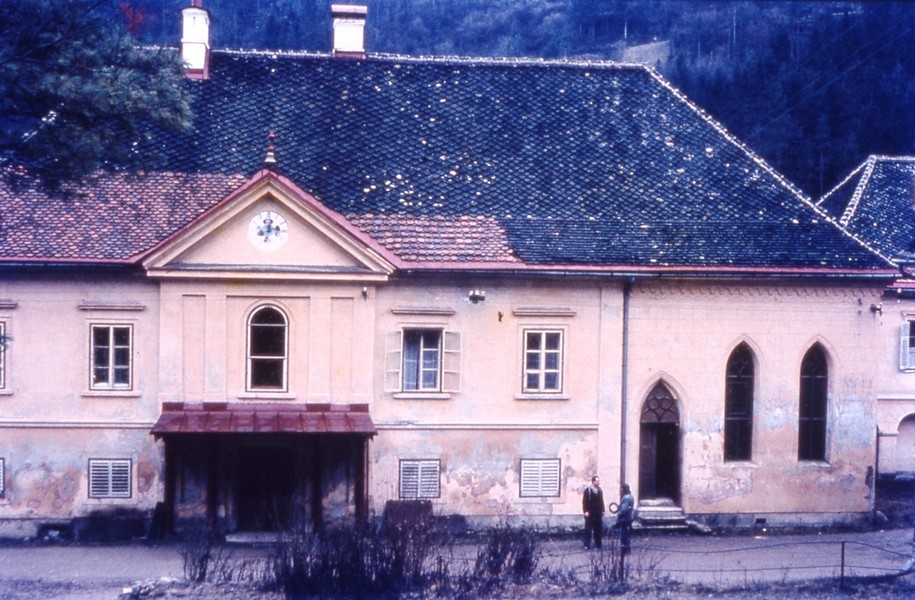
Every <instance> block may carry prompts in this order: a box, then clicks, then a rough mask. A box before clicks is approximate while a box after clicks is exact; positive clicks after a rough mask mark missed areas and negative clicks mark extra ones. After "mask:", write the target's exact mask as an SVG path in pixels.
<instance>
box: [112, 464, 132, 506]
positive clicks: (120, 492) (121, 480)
mask: <svg viewBox="0 0 915 600" xmlns="http://www.w3.org/2000/svg"><path fill="white" fill-rule="evenodd" d="M111 497H112V498H130V463H129V462H127V461H112V463H111Z"/></svg>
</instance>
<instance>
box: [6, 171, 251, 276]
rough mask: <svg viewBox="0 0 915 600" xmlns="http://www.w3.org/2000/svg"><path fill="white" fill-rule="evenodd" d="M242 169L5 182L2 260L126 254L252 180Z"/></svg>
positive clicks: (142, 247)
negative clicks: (47, 184) (44, 186)
mask: <svg viewBox="0 0 915 600" xmlns="http://www.w3.org/2000/svg"><path fill="white" fill-rule="evenodd" d="M246 179H247V178H246V177H245V176H243V175H239V174H234V175H232V174H221V173H213V174H202V173H175V172H156V173H148V174H143V175H128V174H123V173H120V174H112V175H105V176H101V177H99V178H98V179H97V180H95V181H93V182H90V183H88V184H87V185H84V186H80V187H79V188H78V189H74V188H72V187H71V188H69V189H66V190H64V192H63V193H61V194H57V195H53V196H49V195H48V194H47V193H46V192H44V191H42V190H40V189H38V188H35V187H28V186H0V223H2V226H0V257H2V260H4V261H19V260H24V261H36V260H38V261H41V260H57V261H90V262H107V261H114V262H118V261H126V260H129V259H131V258H132V257H134V256H136V255H138V254H139V253H141V252H144V251H146V250H148V249H149V248H151V247H153V246H155V245H157V244H158V243H159V242H161V241H162V240H164V239H165V238H167V237H168V236H169V235H171V234H173V233H174V232H176V231H178V230H180V229H181V228H182V227H185V226H186V225H188V223H190V222H191V221H192V220H193V219H194V218H196V217H197V216H198V215H200V214H202V213H203V212H204V211H206V210H207V209H209V208H211V207H213V206H214V205H215V204H216V203H218V202H219V201H220V200H222V199H223V198H224V197H225V196H227V195H228V194H229V193H231V192H232V191H233V190H235V189H236V188H238V187H239V186H240V185H242V184H243V183H244V182H245V181H246Z"/></svg>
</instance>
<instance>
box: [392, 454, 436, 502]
mask: <svg viewBox="0 0 915 600" xmlns="http://www.w3.org/2000/svg"><path fill="white" fill-rule="evenodd" d="M398 472H399V473H398V484H397V489H398V493H397V495H398V497H399V498H400V499H401V500H432V499H435V498H439V497H441V493H442V485H441V477H442V463H441V461H440V460H438V459H401V460H400V465H399V468H398Z"/></svg>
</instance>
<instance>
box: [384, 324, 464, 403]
mask: <svg viewBox="0 0 915 600" xmlns="http://www.w3.org/2000/svg"><path fill="white" fill-rule="evenodd" d="M415 331H438V332H440V336H439V352H438V366H437V368H438V381H437V385H436V386H435V387H434V388H433V387H426V388H422V386H418V387H419V389H412V388H410V389H408V388H407V387H406V386H405V385H404V370H405V369H404V360H405V355H406V352H405V346H404V343H405V337H406V336H405V334H406V333H408V332H415ZM384 388H385V391H386V392H389V393H394V394H395V397H398V398H401V397H402V398H411V397H414V396H421V397H423V398H427V397H441V398H448V397H449V395H450V394H452V393H456V392H459V391H460V389H461V334H460V333H458V332H456V331H449V330H447V329H444V328H442V327H436V326H426V325H415V326H414V325H409V326H404V327H403V328H402V329H400V330H398V331H392V332H389V333H388V334H387V335H386V336H385V373H384Z"/></svg>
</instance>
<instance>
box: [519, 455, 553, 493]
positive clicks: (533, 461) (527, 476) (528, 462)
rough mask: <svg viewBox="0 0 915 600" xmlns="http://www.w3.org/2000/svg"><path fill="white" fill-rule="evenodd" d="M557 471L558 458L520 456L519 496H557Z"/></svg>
mask: <svg viewBox="0 0 915 600" xmlns="http://www.w3.org/2000/svg"><path fill="white" fill-rule="evenodd" d="M559 473H560V462H559V459H558V458H522V459H521V497H522V498H558V497H559Z"/></svg>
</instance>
